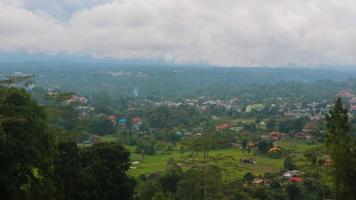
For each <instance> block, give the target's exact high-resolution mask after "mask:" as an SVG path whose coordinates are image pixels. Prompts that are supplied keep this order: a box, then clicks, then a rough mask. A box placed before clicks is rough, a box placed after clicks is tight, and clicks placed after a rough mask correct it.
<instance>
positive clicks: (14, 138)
mask: <svg viewBox="0 0 356 200" xmlns="http://www.w3.org/2000/svg"><path fill="white" fill-rule="evenodd" d="M0 99H1V101H0V127H1V130H0V160H1V164H0V199H50V198H51V195H52V194H53V193H52V192H53V191H54V187H52V186H53V185H54V184H53V182H52V179H51V177H52V167H53V159H52V158H53V155H54V152H55V151H54V142H53V137H52V135H51V134H50V132H49V129H48V126H47V121H46V114H45V111H44V110H43V109H42V108H41V107H39V106H38V105H37V104H36V103H35V102H33V101H32V100H31V97H30V95H29V94H27V93H26V92H25V91H24V90H21V89H17V88H12V87H0Z"/></svg>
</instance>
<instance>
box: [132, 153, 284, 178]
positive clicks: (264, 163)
mask: <svg viewBox="0 0 356 200" xmlns="http://www.w3.org/2000/svg"><path fill="white" fill-rule="evenodd" d="M131 148H132V147H131ZM211 155H212V156H217V157H223V156H231V157H232V158H233V159H234V163H233V165H234V166H235V167H234V169H235V170H234V175H236V176H238V177H240V176H242V175H243V174H244V173H245V172H247V171H251V172H253V173H254V174H257V175H258V174H263V173H265V172H277V171H279V170H280V169H281V167H282V163H283V159H274V158H269V157H265V156H262V155H254V154H252V153H247V152H243V151H242V150H240V149H239V148H228V149H220V150H213V151H211ZM246 157H251V158H253V159H255V160H256V164H241V163H240V159H241V158H246ZM169 159H175V160H177V161H179V160H181V154H179V153H178V152H176V151H173V152H172V153H171V154H168V155H167V154H164V155H154V156H145V158H144V159H142V157H141V155H138V154H136V153H132V157H131V160H132V161H139V162H140V163H139V164H136V165H133V167H135V169H131V170H130V174H131V175H133V176H138V175H140V174H147V173H152V172H162V171H164V170H165V168H166V163H167V161H168V160H169Z"/></svg>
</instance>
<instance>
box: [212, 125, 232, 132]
mask: <svg viewBox="0 0 356 200" xmlns="http://www.w3.org/2000/svg"><path fill="white" fill-rule="evenodd" d="M229 127H230V125H229V124H227V123H224V124H219V125H217V126H215V129H216V130H217V131H221V130H224V129H227V128H229Z"/></svg>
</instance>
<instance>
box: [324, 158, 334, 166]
mask: <svg viewBox="0 0 356 200" xmlns="http://www.w3.org/2000/svg"><path fill="white" fill-rule="evenodd" d="M322 163H323V165H324V166H330V165H331V164H332V161H331V159H330V158H327V159H325V160H323V161H322Z"/></svg>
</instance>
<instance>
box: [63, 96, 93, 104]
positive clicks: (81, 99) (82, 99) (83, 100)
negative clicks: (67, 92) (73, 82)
mask: <svg viewBox="0 0 356 200" xmlns="http://www.w3.org/2000/svg"><path fill="white" fill-rule="evenodd" d="M66 102H67V104H71V103H80V104H86V103H88V99H87V98H85V97H80V96H77V95H71V96H70V97H69V98H68V99H67V100H66Z"/></svg>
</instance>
